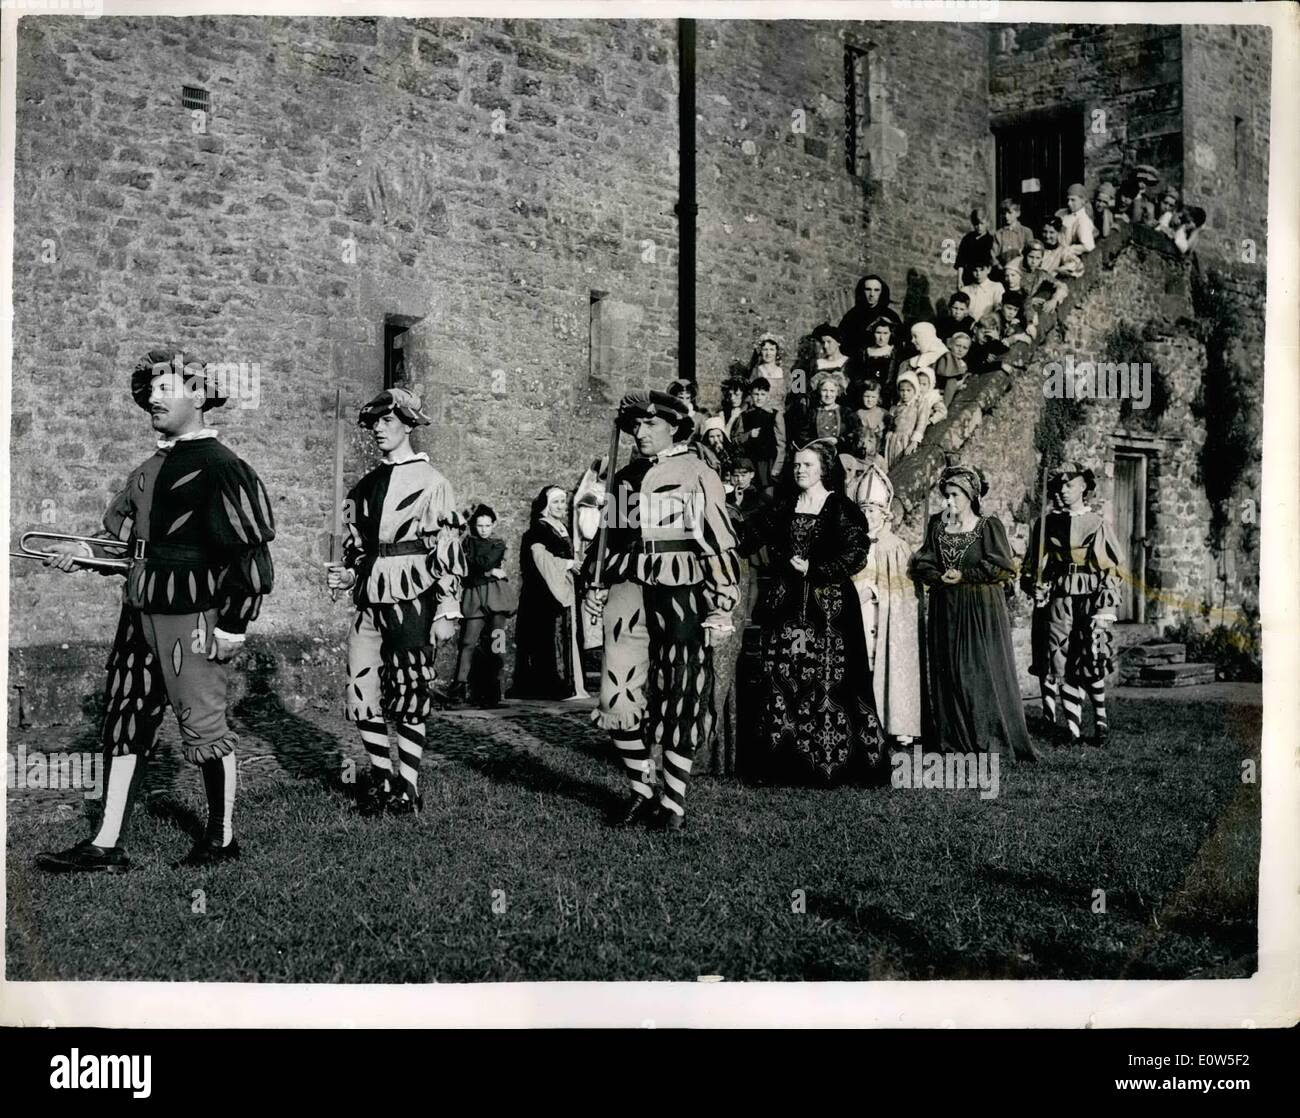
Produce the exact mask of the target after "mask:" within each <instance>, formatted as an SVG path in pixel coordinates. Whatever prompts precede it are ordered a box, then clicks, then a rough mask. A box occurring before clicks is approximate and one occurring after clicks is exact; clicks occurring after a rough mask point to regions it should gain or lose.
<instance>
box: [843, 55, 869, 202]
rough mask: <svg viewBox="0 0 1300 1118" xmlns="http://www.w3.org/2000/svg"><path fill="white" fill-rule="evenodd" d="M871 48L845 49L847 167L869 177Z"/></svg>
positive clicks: (857, 173) (853, 171) (850, 172)
mask: <svg viewBox="0 0 1300 1118" xmlns="http://www.w3.org/2000/svg"><path fill="white" fill-rule="evenodd" d="M870 76H871V75H870V67H869V60H868V55H867V48H866V47H861V46H857V45H850V46H846V47H845V48H844V166H845V169H846V170H847V171H848V172H849V174H851V175H857V176H858V177H859V178H864V179H865V178H867V177H868V171H869V170H870V159H869V156H868V154H867V143H866V131H867V125H869V124H870V123H871V98H870V96H869V95H868V88H867V84H868V81H869V80H870Z"/></svg>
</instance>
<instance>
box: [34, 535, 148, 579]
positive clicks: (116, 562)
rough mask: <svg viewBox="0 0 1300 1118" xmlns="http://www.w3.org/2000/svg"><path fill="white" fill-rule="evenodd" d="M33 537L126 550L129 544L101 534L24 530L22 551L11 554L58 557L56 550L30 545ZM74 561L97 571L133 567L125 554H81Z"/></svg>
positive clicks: (46, 557)
mask: <svg viewBox="0 0 1300 1118" xmlns="http://www.w3.org/2000/svg"><path fill="white" fill-rule="evenodd" d="M31 539H42V540H67V541H70V542H72V543H84V544H90V545H91V546H92V547H107V548H115V547H116V548H121V549H122V551H123V552H126V550H127V548H128V545H127V544H126V543H125V542H124V541H123V540H111V539H102V538H101V537H99V536H68V535H64V534H63V533H62V532H24V533H23V535H22V538H21V539H20V540H19V541H18V546H19V547H20V548H22V550H21V551H11V552H10V553H9V554H10V555H12V556H13V557H14V558H15V559H52V558H55V557H56V554H55V552H52V551H40V550H38V549H37V548H35V547H29V546H28V543H27V541H28V540H31ZM73 560H74V562H76V563H77V564H78V565H79V566H82V567H92V568H94V569H95V570H97V571H122V572H123V573H125V572H126V571H129V570H130V569H131V560H130V559H127V558H126V557H125V555H124V556H123V557H122V558H121V559H101V558H99V556H94V557H93V558H83V557H81V556H79V555H74V556H73Z"/></svg>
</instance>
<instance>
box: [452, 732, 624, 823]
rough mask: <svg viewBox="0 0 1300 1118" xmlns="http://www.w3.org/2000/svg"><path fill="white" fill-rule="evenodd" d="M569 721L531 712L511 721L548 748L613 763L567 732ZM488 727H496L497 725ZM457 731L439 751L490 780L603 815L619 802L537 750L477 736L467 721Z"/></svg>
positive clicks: (501, 737)
mask: <svg viewBox="0 0 1300 1118" xmlns="http://www.w3.org/2000/svg"><path fill="white" fill-rule="evenodd" d="M502 721H503V722H505V721H507V720H504V719H503V720H502ZM565 721H567V719H565V718H563V717H559V718H551V717H549V716H547V715H540V714H536V713H532V712H530V713H529V714H527V715H523V716H520V717H518V718H511V719H509V720H508V722H510V723H516V724H517V725H518V726H519V727H520V728H522V729H523V730H524V732H525V733H527V734H528V735H529V736H530V737H533V738H535V739H537V740H538V741H541V742H542V743H543V744H546V745H561V746H563V747H564V748H565V749H567V750H570V751H572V752H577V753H580V754H585V755H587V756H589V757H595V758H598V759H600V760H602V761H608V759H609V758H608V756H607V754H603V753H600V752H599V751H598V750H596V749H595V748H594V747H593V746H592V745H591V744H590V743H585V742H583V741H582V740H581V738H580V737H579V736H578V735H576V734H575V733H574V727H573V726H572V725H571V724H570V725H569V726H567V727H565V726H564V725H563V723H564V722H565ZM557 724H558V725H557ZM485 725H486V726H491V725H492V723H491V722H489V723H485ZM458 729H459V731H460V733H459V735H457V736H456V737H450V738H448V739H446V740H444V741H443V742H442V743H441V744H440V745H439V752H441V753H443V754H444V755H445V756H447V757H448V758H450V759H453V760H456V761H460V762H461V763H463V764H464V765H466V766H467V767H469V768H472V769H474V770H475V771H476V772H479V773H482V774H483V775H484V776H485V777H487V778H488V779H489V780H492V781H496V782H498V783H504V784H514V785H517V786H518V787H520V788H524V789H526V790H527V791H529V792H538V793H542V794H544V795H548V796H551V795H553V796H560V797H562V798H563V799H567V800H572V801H573V802H574V803H578V804H582V805H583V806H585V807H597V808H600V809H602V810H603V809H605V808H608V807H609V806H611V803H612V801H613V799H614V797H613V796H612V795H611V792H610V789H609V787H608V785H605V784H598V783H595V782H594V781H590V780H585V779H583V778H581V777H578V776H575V775H572V774H570V773H566V772H564V771H562V770H561V769H558V768H556V767H553V766H551V765H549V764H547V763H546V761H545V760H544V759H543V758H541V757H539V756H538V755H537V754H536V753H535V752H533V751H532V750H529V749H528V748H526V747H525V746H524V745H522V744H520V743H517V742H512V741H509V740H507V738H506V737H505V736H504V735H496V734H491V733H475V732H473V731H472V730H470V729H468V727H467V726H466V725H465V723H464V722H461V723H460V724H459V726H458ZM575 746H577V748H576V749H575V748H574V747H575Z"/></svg>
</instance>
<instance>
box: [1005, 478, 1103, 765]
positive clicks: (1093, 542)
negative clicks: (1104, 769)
mask: <svg viewBox="0 0 1300 1118" xmlns="http://www.w3.org/2000/svg"><path fill="white" fill-rule="evenodd" d="M1096 486H1097V483H1096V477H1095V475H1094V474H1093V472H1092V470H1090V469H1088V467H1086V466H1085V465H1083V464H1082V463H1080V462H1067V463H1065V464H1064V465H1062V466H1061V467H1060V468H1059V469H1057V470H1056V471H1054V472H1053V473H1052V474H1051V475H1050V476H1049V478H1048V481H1047V492H1048V497H1049V499H1050V500H1051V504H1050V505H1049V511H1048V513H1047V516H1046V518H1045V523H1046V531H1045V532H1044V534H1043V538H1044V543H1043V546H1042V557H1043V566H1042V569H1041V570H1036V569H1035V565H1036V564H1037V562H1038V554H1039V544H1038V537H1039V528H1040V524H1041V523H1042V522H1035V523H1034V526H1033V529H1032V530H1031V532H1030V537H1029V547H1028V550H1027V551H1026V552H1025V557H1026V562H1025V564H1024V568H1023V570H1022V572H1021V576H1020V586H1021V589H1023V590H1024V591H1025V593H1026V594H1029V595H1030V596H1031V597H1033V599H1034V605H1035V610H1034V626H1033V632H1034V637H1035V639H1034V640H1033V641H1032V642H1031V643H1032V650H1033V662H1032V663H1031V664H1030V667H1029V671H1030V673H1031V674H1032V675H1036V676H1038V677H1039V679H1041V680H1042V686H1043V713H1044V714H1045V715H1046V717H1047V720H1048V723H1049V724H1050V726H1051V727H1052V728H1053V730H1055V726H1056V707H1057V700H1058V697H1059V699H1060V701H1061V705H1063V706H1064V707H1065V725H1066V730H1067V731H1068V734H1069V738H1068V740H1069V742H1070V744H1073V745H1077V744H1079V740H1080V737H1081V733H1082V723H1083V697H1084V694H1085V693H1086V694H1087V695H1088V698H1089V699H1090V700H1091V701H1092V708H1093V713H1094V715H1095V719H1096V728H1095V732H1094V735H1093V739H1092V740H1093V744H1094V745H1105V744H1106V736H1107V731H1108V728H1109V726H1108V722H1107V718H1106V677H1107V676H1108V675H1109V674H1110V673H1111V672H1112V671H1114V669H1115V643H1114V634H1113V633H1112V632H1111V628H1110V627H1111V625H1112V624H1113V623H1114V621H1115V617H1116V614H1115V610H1116V608H1117V607H1118V606H1119V602H1120V593H1121V585H1120V583H1121V578H1120V567H1121V563H1122V561H1123V559H1122V556H1123V552H1122V550H1121V548H1120V545H1119V541H1118V540H1117V539H1116V538H1115V533H1114V530H1113V529H1112V528H1111V527H1110V526H1109V525H1108V524H1107V523H1106V520H1105V518H1104V517H1103V516H1102V515H1101V513H1100V512H1098V511H1095V510H1093V509H1090V508H1088V506H1087V504H1086V503H1085V502H1086V501H1087V499H1088V498H1089V497H1090V496H1092V494H1093V492H1094V491H1095V490H1096Z"/></svg>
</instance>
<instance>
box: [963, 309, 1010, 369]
mask: <svg viewBox="0 0 1300 1118" xmlns="http://www.w3.org/2000/svg"><path fill="white" fill-rule="evenodd" d="M1006 352H1007V346H1006V343H1005V342H1004V341H1003V340H1002V321H1001V319H1000V318H999V316H998V315H997V314H995V313H994V312H993V311H990V312H989V313H988V314H986V315H985V316H984V317H983V318H981V319H980V320H979V322H977V323H976V324H975V340H974V342H973V343H972V344H971V348H970V354H969V356H968V357H967V358H966V368H967V369H969V370H970V371H971V372H972V373H991V372H994V371H996V370H998V369H1001V370H1003V371H1004V372H1010V371H1011V370H1010V368H1009V367H1008V366H1006V365H1005V364H1003V361H1002V357H1003V355H1004V354H1005V353H1006Z"/></svg>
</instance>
